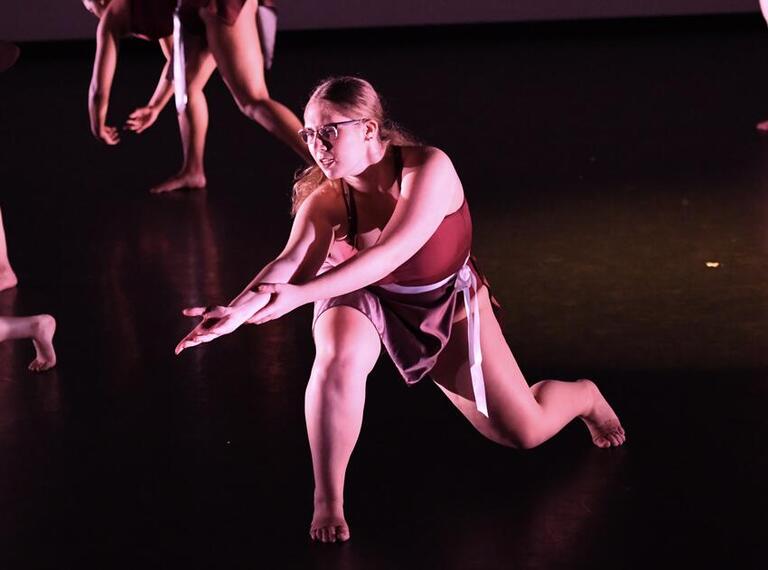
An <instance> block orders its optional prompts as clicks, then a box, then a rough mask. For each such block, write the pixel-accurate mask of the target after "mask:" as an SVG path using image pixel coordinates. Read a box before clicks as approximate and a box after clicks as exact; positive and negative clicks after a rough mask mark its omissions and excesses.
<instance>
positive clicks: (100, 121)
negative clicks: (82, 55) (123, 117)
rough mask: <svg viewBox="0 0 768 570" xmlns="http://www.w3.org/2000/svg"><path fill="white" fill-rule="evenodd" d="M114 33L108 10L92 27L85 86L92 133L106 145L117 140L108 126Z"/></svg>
mask: <svg viewBox="0 0 768 570" xmlns="http://www.w3.org/2000/svg"><path fill="white" fill-rule="evenodd" d="M117 50H118V35H117V33H116V26H115V25H114V21H113V16H112V14H111V12H109V11H108V12H107V13H105V14H104V16H103V17H102V18H101V20H100V21H99V26H98V28H97V29H96V56H95V58H94V62H93V75H92V76H91V86H90V89H89V90H88V113H89V115H90V119H91V132H92V133H93V136H95V137H96V138H97V139H99V140H101V141H102V142H104V143H106V144H108V145H115V144H117V143H118V142H120V136H119V134H118V130H117V129H116V128H115V127H111V126H108V125H107V124H106V122H107V111H108V110H109V94H110V92H111V91H112V80H113V78H114V76H115V67H116V66H117Z"/></svg>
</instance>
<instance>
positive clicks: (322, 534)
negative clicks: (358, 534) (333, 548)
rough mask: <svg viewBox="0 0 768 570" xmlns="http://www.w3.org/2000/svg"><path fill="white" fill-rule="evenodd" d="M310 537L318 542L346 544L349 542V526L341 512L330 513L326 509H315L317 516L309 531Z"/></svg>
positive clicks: (313, 519)
mask: <svg viewBox="0 0 768 570" xmlns="http://www.w3.org/2000/svg"><path fill="white" fill-rule="evenodd" d="M309 536H310V537H311V538H312V540H314V541H317V542H326V543H331V542H345V541H347V540H349V536H350V534H349V526H348V525H347V521H346V520H344V513H343V511H341V510H337V511H336V512H331V513H328V512H327V510H326V509H323V508H318V507H315V516H314V517H313V518H312V524H311V525H310V529H309Z"/></svg>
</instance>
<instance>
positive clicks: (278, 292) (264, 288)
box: [248, 283, 311, 325]
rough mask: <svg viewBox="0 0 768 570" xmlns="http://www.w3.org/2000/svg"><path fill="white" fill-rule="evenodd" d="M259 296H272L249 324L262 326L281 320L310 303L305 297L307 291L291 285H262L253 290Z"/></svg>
mask: <svg viewBox="0 0 768 570" xmlns="http://www.w3.org/2000/svg"><path fill="white" fill-rule="evenodd" d="M253 290H254V291H255V292H256V293H258V294H265V293H266V294H269V295H271V297H270V299H269V302H268V303H267V304H266V305H265V306H264V308H262V309H259V310H258V311H256V312H255V313H253V316H251V317H250V318H249V319H248V322H249V323H253V324H255V325H260V324H263V323H266V322H268V321H271V320H274V319H279V318H280V317H282V316H283V315H286V314H288V313H290V312H291V311H293V310H294V309H296V308H298V307H301V306H302V305H304V304H306V303H309V302H310V301H311V299H309V298H308V297H307V296H306V295H305V292H304V291H305V289H304V288H303V287H302V286H301V285H292V284H290V283H261V284H259V285H257V286H256V287H254V288H253Z"/></svg>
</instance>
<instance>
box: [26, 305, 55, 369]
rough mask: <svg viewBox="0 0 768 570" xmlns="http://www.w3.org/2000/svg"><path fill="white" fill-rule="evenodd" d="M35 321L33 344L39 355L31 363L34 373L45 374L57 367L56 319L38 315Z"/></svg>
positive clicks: (30, 366) (30, 367)
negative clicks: (54, 339) (54, 338)
mask: <svg viewBox="0 0 768 570" xmlns="http://www.w3.org/2000/svg"><path fill="white" fill-rule="evenodd" d="M32 318H33V319H35V323H34V325H33V327H34V335H35V336H34V337H33V338H32V343H33V344H34V345H35V352H36V353H37V354H36V356H35V359H34V360H33V361H32V362H31V363H30V365H29V369H30V370H31V371H32V372H43V371H45V370H49V369H51V368H53V367H54V366H56V351H55V350H54V349H53V334H54V333H55V332H56V319H54V318H53V317H52V316H51V315H37V316H35V317H32Z"/></svg>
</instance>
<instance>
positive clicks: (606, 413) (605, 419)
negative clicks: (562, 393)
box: [579, 380, 627, 448]
mask: <svg viewBox="0 0 768 570" xmlns="http://www.w3.org/2000/svg"><path fill="white" fill-rule="evenodd" d="M579 382H584V383H588V385H589V387H590V389H591V391H592V406H591V408H590V411H589V412H588V413H586V414H584V415H583V416H581V419H582V420H584V423H585V424H587V428H589V433H590V434H591V435H592V442H593V443H594V444H595V445H596V446H597V447H602V448H605V447H617V446H619V445H621V444H622V443H624V441H625V440H626V439H627V436H626V433H625V432H624V428H623V427H621V422H619V417H618V416H617V415H616V412H614V411H613V408H611V406H610V405H608V402H607V401H606V400H605V398H604V397H603V395H602V394H601V393H600V390H598V389H597V386H595V383H594V382H592V381H591V380H579Z"/></svg>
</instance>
